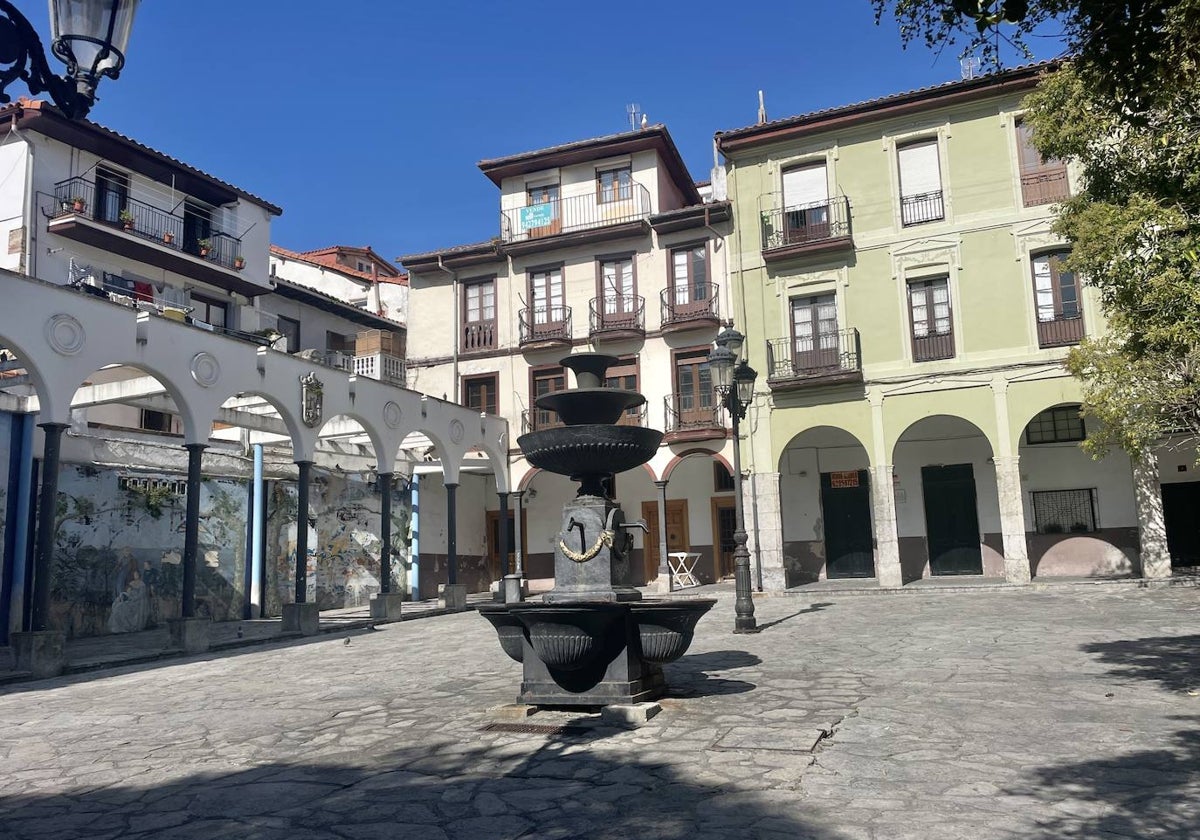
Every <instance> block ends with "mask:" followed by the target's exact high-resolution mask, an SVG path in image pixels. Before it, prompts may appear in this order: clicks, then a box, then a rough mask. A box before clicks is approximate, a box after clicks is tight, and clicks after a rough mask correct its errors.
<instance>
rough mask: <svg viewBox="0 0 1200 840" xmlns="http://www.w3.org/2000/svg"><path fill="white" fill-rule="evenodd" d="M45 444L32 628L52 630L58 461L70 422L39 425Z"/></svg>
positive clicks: (36, 546) (34, 556) (35, 629)
mask: <svg viewBox="0 0 1200 840" xmlns="http://www.w3.org/2000/svg"><path fill="white" fill-rule="evenodd" d="M38 425H40V426H41V427H42V433H43V436H44V438H45V440H44V441H43V444H42V487H41V491H40V495H39V497H38V517H37V544H36V545H35V547H34V552H33V612H32V618H31V619H30V624H31V629H32V630H33V631H34V632H42V631H44V630H49V629H50V582H51V579H52V578H53V577H54V527H55V525H56V524H57V520H58V515H57V508H58V458H59V454H60V453H61V451H62V436H63V432H65V431H66V430H67V424H66V423H39V424H38Z"/></svg>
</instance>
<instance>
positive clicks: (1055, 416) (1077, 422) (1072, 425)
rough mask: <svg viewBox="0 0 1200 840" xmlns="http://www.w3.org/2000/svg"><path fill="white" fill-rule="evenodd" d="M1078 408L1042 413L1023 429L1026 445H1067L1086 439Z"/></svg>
mask: <svg viewBox="0 0 1200 840" xmlns="http://www.w3.org/2000/svg"><path fill="white" fill-rule="evenodd" d="M1086 436H1087V435H1086V430H1085V429H1084V426H1083V418H1082V417H1081V416H1080V415H1079V406H1063V407H1061V408H1051V409H1048V410H1046V411H1043V412H1042V413H1041V414H1039V415H1038V416H1037V417H1034V418H1033V419H1032V420H1030V421H1029V425H1028V426H1027V427H1025V440H1026V441H1027V442H1028V443H1031V444H1032V443H1067V442H1070V441H1076V440H1083V439H1084V438H1085V437H1086Z"/></svg>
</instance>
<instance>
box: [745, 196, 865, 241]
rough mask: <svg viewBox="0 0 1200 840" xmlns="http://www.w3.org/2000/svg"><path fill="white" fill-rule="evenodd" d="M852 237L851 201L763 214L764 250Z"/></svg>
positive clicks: (833, 200)
mask: <svg viewBox="0 0 1200 840" xmlns="http://www.w3.org/2000/svg"><path fill="white" fill-rule="evenodd" d="M849 235H850V200H849V199H847V198H846V197H845V196H837V197H836V198H831V199H829V200H828V201H819V202H815V203H812V204H801V205H797V206H794V207H782V208H780V209H778V210H768V211H766V212H764V213H763V214H762V243H763V245H762V247H763V250H764V251H773V250H775V249H778V248H787V247H790V246H793V245H815V244H819V243H822V242H828V241H831V240H836V239H844V238H846V237H848V236H849Z"/></svg>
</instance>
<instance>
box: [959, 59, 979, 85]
mask: <svg viewBox="0 0 1200 840" xmlns="http://www.w3.org/2000/svg"><path fill="white" fill-rule="evenodd" d="M958 64H959V67H960V68H961V70H960V72H961V74H962V77H963V80H964V81H966V80H967V79H974V78H975V76H976V75H978V73H979V56H977V55H970V56H967V57H966V58H961V59H959V61H958Z"/></svg>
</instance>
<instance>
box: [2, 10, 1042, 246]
mask: <svg viewBox="0 0 1200 840" xmlns="http://www.w3.org/2000/svg"><path fill="white" fill-rule="evenodd" d="M19 5H20V6H21V7H22V10H23V11H24V12H25V13H26V14H27V15H28V16H29V17H30V18H31V19H32V20H33V21H34V23H35V25H37V26H38V27H39V30H40V31H42V33H43V36H45V32H46V30H47V28H48V24H47V21H46V4H45V2H44V0H25V2H21V3H19ZM1032 46H1033V48H1034V49H1035V51H1036V53H1037V57H1038V58H1050V57H1053V56H1055V55H1057V54H1058V52H1059V51H1060V49H1061V46H1060V44H1059V42H1058V41H1057V40H1054V39H1048V38H1046V39H1035V43H1034V44H1032ZM958 53H959V50H958V48H956V47H954V46H953V45H951V46H947V47H946V49H944V50H943V51H942V54H941V56H940V57H937V58H935V55H934V54H933V53H932V52H930V51H928V50H926V49H925V47H924V46H923V45H914V46H912V47H910V48H909V49H908V50H907V51H903V50H901V47H900V40H899V36H898V34H897V32H896V26H895V24H894V22H892V21H890V20H885V21H884V23H883V25H881V26H878V27H877V26H875V24H874V21H873V16H872V12H871V5H870V3H869V2H868V0H832V2H828V1H826V2H817V0H792V2H777V0H760V2H729V0H725V2H721V3H716V2H708V0H694V2H686V3H685V2H680V1H679V0H676V1H675V2H667V3H662V2H657V3H656V2H646V0H642V2H627V0H610V2H607V3H603V4H573V3H563V2H557V3H550V2H544V1H543V0H525V2H521V3H497V2H482V0H480V2H461V0H434V1H433V2H428V3H412V2H409V1H408V0H400V2H395V0H341V2H333V3H325V2H315V0H291V2H286V1H285V0H209V2H181V0H145V2H143V3H142V5H141V10H140V11H139V12H138V18H137V21H136V23H135V25H134V30H133V40H132V43H131V45H130V49H129V56H128V61H127V65H126V69H125V72H124V73H123V74H122V76H121V78H120V79H119V80H117V81H115V82H114V81H112V80H108V79H106V80H105V81H104V82H103V83H102V84H101V86H100V89H99V93H100V97H101V101H100V102H98V103H97V105H96V107H95V109H94V110H93V111H92V115H91V116H92V118H93V119H95V120H96V121H97V122H99V123H101V124H102V125H106V126H108V127H110V128H113V129H115V130H117V131H120V132H122V133H124V134H127V135H129V136H131V137H133V138H135V139H137V140H139V141H141V142H143V143H145V144H147V145H149V146H152V147H154V148H156V149H160V150H162V151H164V152H166V153H167V154H170V155H173V156H174V157H177V158H179V159H181V160H184V161H186V162H188V163H190V164H192V165H193V166H196V167H198V168H200V169H202V170H204V171H206V172H210V173H212V174H214V175H216V176H217V177H219V178H222V179H224V180H226V181H229V182H231V183H233V184H236V185H237V186H239V187H241V188H243V189H246V190H249V191H250V192H252V193H255V194H257V195H260V196H262V197H264V198H266V199H267V200H268V201H271V202H273V203H274V204H277V205H278V206H280V207H282V208H283V211H284V212H283V215H282V216H281V217H280V218H278V219H276V220H275V222H274V224H273V225H272V239H273V241H274V242H275V243H276V244H278V245H282V246H284V247H286V248H292V249H295V250H301V251H303V250H310V249H313V248H319V247H323V246H325V245H330V244H334V243H341V244H370V245H372V246H373V247H374V248H375V249H376V250H377V251H379V252H380V254H382V255H383V256H385V257H387V258H388V259H392V258H394V257H396V256H398V255H400V254H405V253H413V252H417V251H425V250H431V249H434V248H439V247H444V246H450V245H455V244H460V243H466V242H475V241H479V240H482V239H487V238H488V237H491V236H494V235H496V234H497V233H498V232H499V222H498V215H499V209H498V208H499V196H498V191H497V190H496V188H495V187H494V186H493V185H492V184H491V182H490V181H488V180H487V179H486V178H485V177H484V176H483V174H482V173H480V172H479V170H478V169H477V168H476V166H475V164H476V162H477V161H479V160H481V159H483V158H489V157H498V156H501V155H507V154H512V153H515V152H521V151H528V150H531V149H537V148H542V147H544V146H551V145H554V144H557V143H564V142H569V141H572V140H579V139H584V138H587V137H595V136H598V135H603V134H610V133H613V132H616V131H621V130H623V129H624V128H626V127H627V126H628V122H627V119H626V114H625V106H626V104H628V103H631V102H637V103H639V104H640V105H641V106H642V108H643V110H644V111H645V112H646V113H647V115H648V116H649V119H650V121H651V122H662V123H665V124H666V125H667V127H668V128H669V130H670V131H671V134H672V136H673V137H674V138H675V142H676V144H677V145H678V146H679V149H680V151H681V152H682V154H683V156H684V159H685V160H686V162H687V164H688V167H689V168H690V170H691V172H692V175H693V177H695V178H696V179H697V180H706V179H707V178H708V172H709V169H710V168H711V166H712V136H713V133H714V132H715V131H717V130H720V129H729V128H737V127H740V126H744V125H749V124H751V123H753V122H754V120H755V115H756V110H757V91H758V90H759V89H760V88H761V89H762V90H764V91H765V95H766V103H767V113H768V116H769V117H770V118H772V119H776V118H779V117H784V116H789V115H792V114H798V113H804V112H806V111H811V110H815V109H818V108H825V107H831V106H837V105H843V104H847V103H851V102H856V101H859V100H862V99H869V98H872V97H875V96H880V95H885V94H888V93H895V92H899V91H904V90H909V89H912V88H916V87H923V86H925V85H930V84H938V83H941V82H945V81H950V80H952V79H955V78H957V77H958V74H959V62H958ZM53 63H54V64H55V66H56V67H60V65H58V64H57V62H53ZM1010 63H1019V62H1016V61H1013V60H1011V59H1010ZM19 91H20V84H19V83H18V84H14V85H12V86H11V87H10V93H13V94H16V93H18V92H19Z"/></svg>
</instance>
